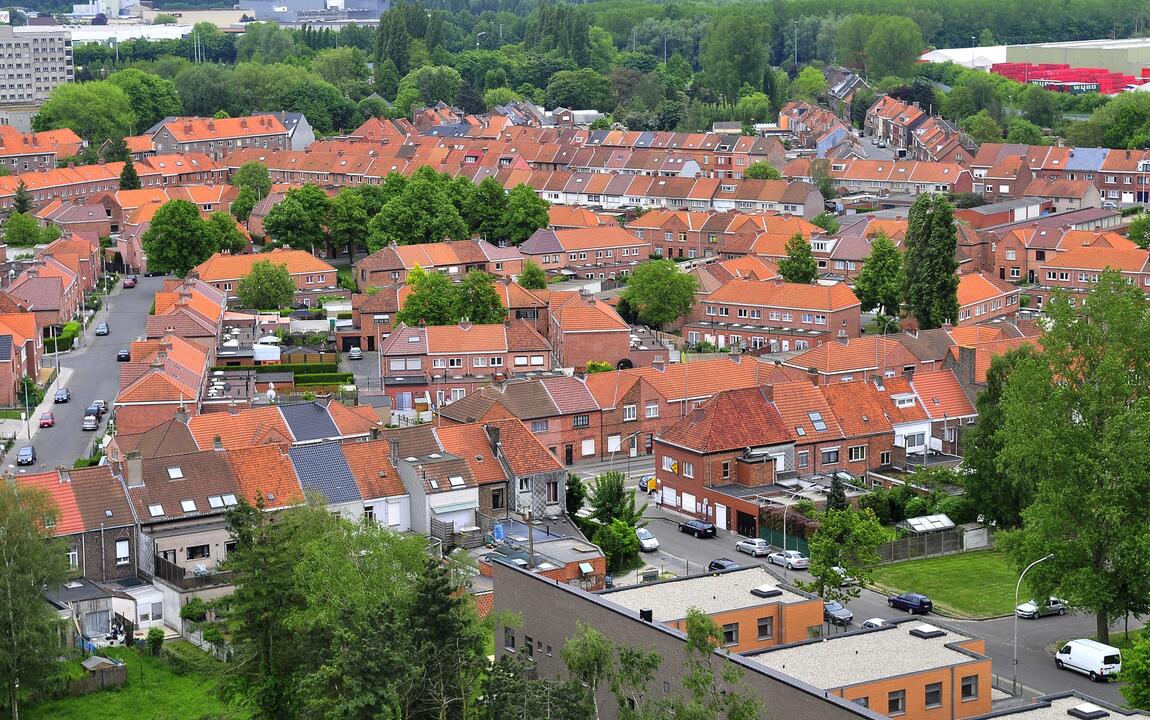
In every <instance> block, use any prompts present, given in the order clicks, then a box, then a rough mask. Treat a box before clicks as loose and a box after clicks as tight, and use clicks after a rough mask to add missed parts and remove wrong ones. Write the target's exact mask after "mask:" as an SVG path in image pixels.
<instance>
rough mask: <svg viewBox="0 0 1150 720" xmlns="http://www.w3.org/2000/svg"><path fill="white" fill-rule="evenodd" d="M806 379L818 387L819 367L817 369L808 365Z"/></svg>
mask: <svg viewBox="0 0 1150 720" xmlns="http://www.w3.org/2000/svg"><path fill="white" fill-rule="evenodd" d="M807 379H808V380H810V381H811V384H812V385H814V386H816V387H818V384H819V369H818V368H816V367H809V368H807Z"/></svg>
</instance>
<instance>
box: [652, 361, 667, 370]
mask: <svg viewBox="0 0 1150 720" xmlns="http://www.w3.org/2000/svg"><path fill="white" fill-rule="evenodd" d="M651 367H653V368H655V369H656V370H658V371H659V372H663V370H664V369H665V366H664V365H663V361H662V360H656V361H654V362H653V363H651Z"/></svg>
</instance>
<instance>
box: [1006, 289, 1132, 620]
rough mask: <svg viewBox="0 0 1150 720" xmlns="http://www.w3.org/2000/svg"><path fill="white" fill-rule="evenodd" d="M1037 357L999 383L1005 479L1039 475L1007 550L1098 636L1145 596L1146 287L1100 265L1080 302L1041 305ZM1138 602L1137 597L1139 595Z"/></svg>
mask: <svg viewBox="0 0 1150 720" xmlns="http://www.w3.org/2000/svg"><path fill="white" fill-rule="evenodd" d="M1046 312H1047V318H1048V320H1047V323H1046V330H1045V332H1044V333H1043V335H1042V349H1041V351H1040V352H1039V360H1038V361H1037V362H1020V363H1019V364H1017V365H1016V367H1015V368H1014V369H1013V371H1012V372H1011V373H1010V375H1009V376H1008V377H1007V380H1006V388H1005V391H1004V392H1003V396H1002V401H1001V410H1002V415H1003V422H1002V427H1001V430H1000V431H999V433H998V435H999V436H1000V437H1001V438H1002V440H1003V445H1002V451H1001V453H1000V454H999V470H1000V474H1001V475H1002V476H1003V478H1004V480H1005V481H1007V482H1011V483H1015V484H1021V483H1023V482H1025V481H1026V480H1025V479H1024V476H1029V477H1030V478H1033V481H1034V482H1035V483H1036V490H1035V493H1034V500H1033V502H1032V503H1031V504H1030V505H1029V506H1028V507H1026V508H1025V509H1024V510H1023V511H1022V527H1021V529H1019V530H1017V531H1015V532H1012V533H1009V534H1006V536H1005V537H1004V538H1003V540H1004V541H1005V542H1004V548H1005V549H1006V551H1007V552H1008V554H1009V555H1010V556H1011V558H1012V559H1013V560H1014V561H1015V563H1016V564H1017V565H1018V566H1019V567H1020V568H1021V567H1022V566H1023V565H1025V564H1027V563H1029V562H1031V561H1033V560H1035V559H1037V558H1039V557H1043V556H1044V555H1046V554H1048V553H1053V554H1054V557H1053V559H1051V560H1050V561H1048V562H1044V563H1042V564H1041V565H1039V566H1037V567H1035V568H1034V570H1032V571H1031V575H1030V577H1031V578H1033V581H1032V583H1031V584H1032V587H1034V588H1035V589H1036V590H1037V591H1039V595H1040V596H1041V595H1044V594H1046V592H1047V591H1049V592H1050V593H1051V594H1058V595H1059V596H1060V597H1065V598H1066V599H1067V600H1068V601H1069V602H1070V604H1071V605H1072V606H1074V607H1080V608H1083V609H1088V610H1090V611H1092V612H1093V613H1094V615H1095V620H1096V635H1097V637H1098V639H1099V640H1101V641H1102V642H1106V641H1107V640H1108V639H1109V624H1110V621H1112V620H1114V619H1116V618H1118V617H1121V616H1122V615H1123V614H1124V613H1126V612H1128V611H1129V610H1130V609H1131V607H1130V606H1131V603H1132V602H1133V598H1138V597H1141V598H1145V597H1146V595H1147V594H1148V593H1150V588H1148V587H1146V582H1147V578H1150V556H1148V555H1147V554H1146V553H1144V552H1142V551H1141V550H1139V549H1138V548H1143V547H1147V546H1148V545H1150V523H1147V522H1146V508H1147V506H1148V502H1150V380H1148V378H1150V311H1148V306H1147V303H1146V299H1145V296H1144V295H1143V294H1142V292H1141V290H1139V289H1138V288H1137V287H1135V286H1134V285H1132V284H1130V283H1129V282H1127V281H1126V279H1125V278H1123V277H1122V275H1121V274H1120V273H1119V272H1118V271H1115V270H1106V271H1104V272H1103V273H1102V274H1101V275H1100V276H1099V280H1098V282H1097V283H1096V284H1095V286H1094V288H1093V289H1092V291H1091V292H1090V294H1089V296H1088V297H1087V298H1086V299H1085V301H1084V302H1081V303H1075V304H1074V305H1071V302H1070V298H1068V297H1066V296H1064V295H1062V294H1057V295H1056V296H1055V297H1054V298H1053V299H1052V300H1051V301H1050V302H1049V303H1047V307H1046ZM1141 602H1142V601H1138V604H1141Z"/></svg>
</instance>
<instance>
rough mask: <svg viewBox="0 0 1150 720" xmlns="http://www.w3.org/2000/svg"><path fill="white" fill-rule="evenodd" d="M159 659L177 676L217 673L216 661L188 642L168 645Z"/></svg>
mask: <svg viewBox="0 0 1150 720" xmlns="http://www.w3.org/2000/svg"><path fill="white" fill-rule="evenodd" d="M155 629H157V630H158V629H159V628H155ZM162 632H163V631H161V633H162ZM160 657H161V658H163V660H164V662H165V663H167V665H168V667H169V668H171V670H172V672H174V673H176V674H177V675H201V674H202V675H211V674H214V673H218V672H219V663H218V662H217V661H216V659H215V658H213V657H212V656H211V655H208V654H207V653H205V652H204V651H202V650H200V649H199V648H198V647H196V646H195V645H192V644H191V643H189V642H171V643H168V644H167V645H165V646H164V649H163V652H162V653H161V655H160Z"/></svg>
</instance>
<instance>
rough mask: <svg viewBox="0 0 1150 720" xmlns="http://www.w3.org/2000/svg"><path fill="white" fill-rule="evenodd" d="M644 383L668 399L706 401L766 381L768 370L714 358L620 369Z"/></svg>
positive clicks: (743, 360)
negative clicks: (726, 392)
mask: <svg viewBox="0 0 1150 720" xmlns="http://www.w3.org/2000/svg"><path fill="white" fill-rule="evenodd" d="M620 372H624V373H627V374H633V375H637V376H638V377H641V378H643V379H644V380H646V381H647V382H648V383H649V384H650V385H651V386H652V387H653V388H654V389H655V391H656V392H658V393H659V394H660V395H662V396H663V397H664V398H665V399H667V400H675V401H680V400H683V399H684V398H706V397H710V396H711V395H714V394H716V393H720V392H722V391H724V390H735V389H738V388H746V387H754V386H756V385H759V384H761V383H762V382H765V381H766V375H767V368H764V367H763V366H762V363H760V362H759V361H758V360H754V359H752V358H740V360H739V361H738V362H732V361H731V360H730V359H728V358H714V359H710V360H697V361H692V362H685V363H673V364H671V365H667V366H665V367H663V368H662V369H660V368H655V367H646V368H635V369H632V370H621V371H620Z"/></svg>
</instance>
